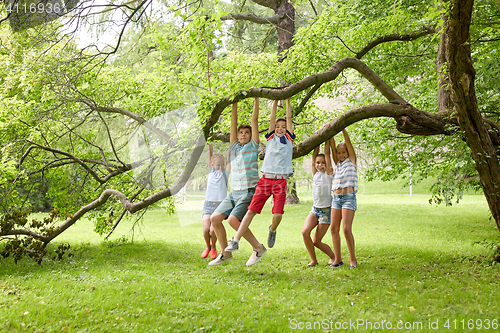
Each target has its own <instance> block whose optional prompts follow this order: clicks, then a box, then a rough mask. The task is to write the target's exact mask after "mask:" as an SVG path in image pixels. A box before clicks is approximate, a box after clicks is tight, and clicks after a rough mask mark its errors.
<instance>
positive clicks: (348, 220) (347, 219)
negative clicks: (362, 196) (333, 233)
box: [342, 208, 357, 266]
mask: <svg viewBox="0 0 500 333" xmlns="http://www.w3.org/2000/svg"><path fill="white" fill-rule="evenodd" d="M354 213H355V211H353V210H350V209H345V208H344V209H342V220H343V221H344V226H343V229H344V237H345V242H346V244H347V249H348V250H349V257H350V258H349V259H350V261H351V266H357V262H356V253H355V247H354V236H353V234H352V221H353V220H354Z"/></svg>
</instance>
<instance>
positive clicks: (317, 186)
mask: <svg viewBox="0 0 500 333" xmlns="http://www.w3.org/2000/svg"><path fill="white" fill-rule="evenodd" d="M332 181H333V174H331V175H329V174H327V173H326V172H319V171H316V173H315V174H314V176H313V205H314V207H316V208H329V207H330V206H331V203H332Z"/></svg>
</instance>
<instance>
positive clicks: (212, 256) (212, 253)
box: [210, 248, 217, 259]
mask: <svg viewBox="0 0 500 333" xmlns="http://www.w3.org/2000/svg"><path fill="white" fill-rule="evenodd" d="M210 258H211V259H215V258H217V250H216V249H215V248H213V249H211V250H210Z"/></svg>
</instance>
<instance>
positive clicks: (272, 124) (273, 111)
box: [268, 100, 279, 133]
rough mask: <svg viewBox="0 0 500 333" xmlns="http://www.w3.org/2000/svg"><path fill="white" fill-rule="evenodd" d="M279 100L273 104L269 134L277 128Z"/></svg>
mask: <svg viewBox="0 0 500 333" xmlns="http://www.w3.org/2000/svg"><path fill="white" fill-rule="evenodd" d="M278 102H279V101H278V100H275V101H274V103H273V107H272V108H271V117H270V118H269V131H268V133H271V132H272V131H274V128H275V127H276V111H277V110H278Z"/></svg>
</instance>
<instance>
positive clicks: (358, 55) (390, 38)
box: [356, 27, 436, 59]
mask: <svg viewBox="0 0 500 333" xmlns="http://www.w3.org/2000/svg"><path fill="white" fill-rule="evenodd" d="M433 33H436V28H434V27H425V28H423V29H421V30H417V31H414V32H411V33H408V34H404V35H401V34H391V35H386V36H383V37H379V38H377V39H375V40H373V41H372V42H370V43H369V44H368V45H366V46H365V47H364V48H363V49H362V50H361V51H359V52H358V53H356V58H358V59H361V58H362V57H363V56H364V55H365V54H367V53H368V52H369V51H370V50H371V49H373V48H374V47H376V46H377V45H379V44H382V43H387V42H396V41H411V40H415V39H418V38H420V37H423V36H427V35H430V34H433Z"/></svg>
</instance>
